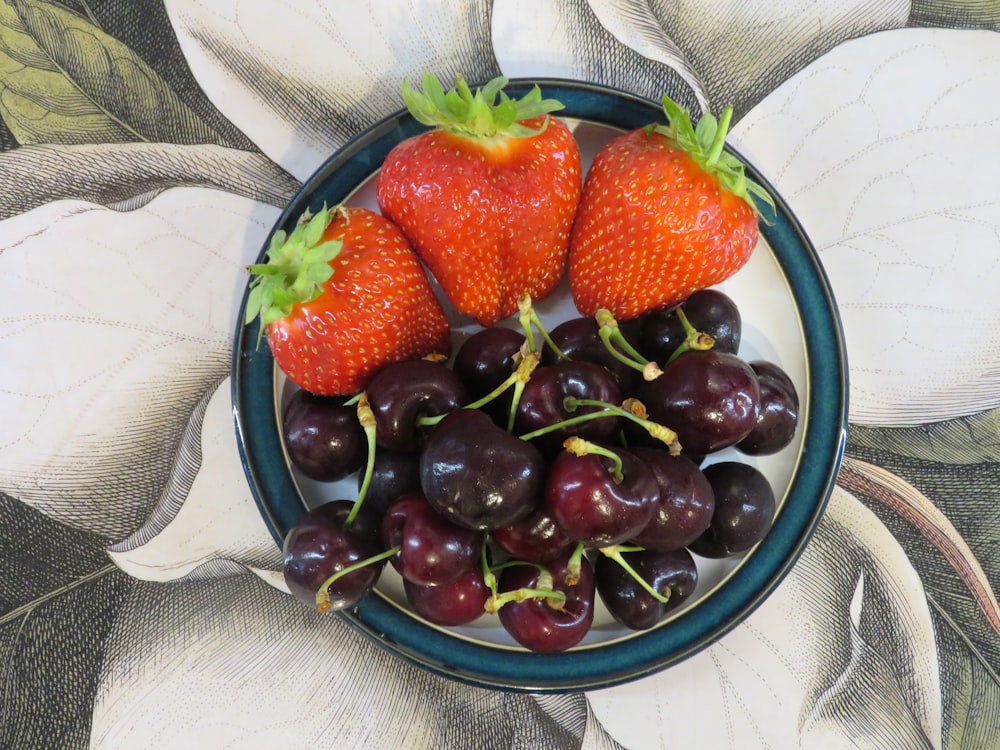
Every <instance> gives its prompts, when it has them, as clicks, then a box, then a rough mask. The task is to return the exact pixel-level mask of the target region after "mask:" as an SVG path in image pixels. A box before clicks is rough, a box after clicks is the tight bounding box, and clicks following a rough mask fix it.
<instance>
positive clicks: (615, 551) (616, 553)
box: [598, 544, 671, 604]
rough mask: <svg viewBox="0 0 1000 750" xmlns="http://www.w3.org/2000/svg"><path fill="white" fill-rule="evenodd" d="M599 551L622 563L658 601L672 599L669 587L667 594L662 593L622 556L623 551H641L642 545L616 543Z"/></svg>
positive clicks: (627, 571) (665, 601) (600, 548)
mask: <svg viewBox="0 0 1000 750" xmlns="http://www.w3.org/2000/svg"><path fill="white" fill-rule="evenodd" d="M598 551H599V552H600V553H601V554H602V555H604V556H605V557H609V558H611V559H612V560H614V561H615V562H616V563H618V564H619V565H621V566H622V567H623V568H624V569H625V572H626V573H628V574H629V575H630V576H632V577H633V578H634V579H635V581H636V583H638V584H639V585H640V586H642V588H643V589H645V590H646V592H647V593H648V594H649V595H650V596H652V597H653V598H654V599H656V601H658V602H661V603H663V604H666V603H667V602H669V601H670V594H671V592H670V589H669V588H668V589H667V591H666V593H665V594H661V593H660V592H659V591H657V590H656V589H654V588H653V587H652V586H650V585H649V581H647V580H646V579H645V578H643V577H642V576H641V575H639V574H638V573H637V572H636V570H635V568H633V567H632V566H631V565H629V564H628V561H626V560H625V558H624V557H622V552H641V551H642V547H631V546H629V547H623V546H621V545H619V544H616V545H613V546H611V547H599V548H598Z"/></svg>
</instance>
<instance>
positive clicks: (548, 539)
mask: <svg viewBox="0 0 1000 750" xmlns="http://www.w3.org/2000/svg"><path fill="white" fill-rule="evenodd" d="M491 536H492V538H493V541H494V542H496V543H497V545H498V546H499V547H500V549H502V550H503V551H504V552H506V553H507V554H508V555H510V556H511V557H513V558H514V559H515V560H524V561H526V562H537V563H546V562H549V561H550V560H554V559H556V558H557V557H559V556H560V555H561V554H563V553H564V552H566V551H567V550H571V549H572V548H573V547H575V546H576V542H574V541H573V540H572V539H570V538H569V537H568V536H566V534H565V533H564V532H563V530H562V529H560V528H559V526H558V524H556V522H555V521H553V520H552V518H550V517H549V516H548V515H547V514H546V513H545V512H544V511H542V510H536V511H535V512H534V513H532V514H531V515H530V516H528V517H527V518H522V519H521V520H520V521H515V522H514V523H511V524H507V525H506V526H499V527H497V528H495V529H493V532H492V534H491Z"/></svg>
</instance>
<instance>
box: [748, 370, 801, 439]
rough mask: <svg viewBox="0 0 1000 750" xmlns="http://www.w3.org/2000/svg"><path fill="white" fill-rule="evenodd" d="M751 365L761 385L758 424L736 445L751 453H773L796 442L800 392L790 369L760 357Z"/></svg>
mask: <svg viewBox="0 0 1000 750" xmlns="http://www.w3.org/2000/svg"><path fill="white" fill-rule="evenodd" d="M750 367H752V368H753V371H754V372H755V373H756V374H757V382H758V384H759V385H760V411H759V413H758V414H757V424H755V425H754V427H753V429H752V430H751V431H750V434H749V435H747V436H746V437H745V438H743V439H742V440H741V441H740V442H739V443H737V444H736V448H737V449H738V450H740V451H742V452H743V453H746V454H747V455H751V456H769V455H771V454H773V453H777V452H778V451H780V450H781V449H782V448H784V447H785V446H787V445H788V444H789V443H791V442H792V439H793V438H794V437H795V430H796V427H797V426H798V421H799V395H798V392H797V391H796V390H795V383H793V382H792V379H791V378H790V377H788V373H786V372H785V371H784V370H782V369H781V368H780V367H778V365H776V364H774V363H773V362H765V361H761V360H756V361H753V362H751V363H750Z"/></svg>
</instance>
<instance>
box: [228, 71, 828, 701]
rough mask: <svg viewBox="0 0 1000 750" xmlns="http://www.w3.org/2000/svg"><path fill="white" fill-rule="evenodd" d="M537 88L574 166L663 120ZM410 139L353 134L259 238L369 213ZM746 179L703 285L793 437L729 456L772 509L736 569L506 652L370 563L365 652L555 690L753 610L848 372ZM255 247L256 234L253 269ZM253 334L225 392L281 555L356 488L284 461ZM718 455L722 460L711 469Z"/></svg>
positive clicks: (773, 571) (267, 363) (781, 214)
mask: <svg viewBox="0 0 1000 750" xmlns="http://www.w3.org/2000/svg"><path fill="white" fill-rule="evenodd" d="M536 83H537V84H538V85H539V86H540V87H541V89H542V93H543V95H544V96H546V97H552V98H556V99H558V100H560V101H561V102H562V103H563V104H564V105H565V109H563V110H562V111H560V112H558V113H557V114H558V116H560V117H561V118H563V119H564V120H566V121H567V123H568V124H569V125H570V127H571V128H573V129H574V133H575V135H576V137H577V140H578V142H579V144H580V149H581V155H582V157H583V163H584V166H585V167H586V166H587V165H589V163H590V160H591V159H592V158H593V155H594V154H595V153H596V151H597V150H598V148H599V147H600V146H601V145H603V143H605V142H607V140H609V139H610V138H611V137H613V136H614V135H615V134H617V133H619V132H621V131H626V130H631V129H633V128H637V127H641V126H643V125H646V124H648V123H650V122H654V121H663V113H662V109H661V107H660V105H659V103H656V102H652V101H649V100H646V99H643V98H640V97H636V96H633V95H630V94H628V93H625V92H622V91H618V90H615V89H611V88H607V87H602V86H598V85H594V84H589V83H580V82H574V81H568V80H558V79H539V80H530V81H529V80H513V81H511V82H510V83H509V84H508V87H507V89H506V90H507V92H508V93H509V94H510V95H511V96H512V97H518V96H521V95H522V94H524V93H526V92H527V90H528V89H529V88H530V87H531V86H533V85H535V84H536ZM425 129H426V128H425V127H424V126H423V125H421V124H419V123H418V122H416V121H415V120H414V119H413V118H412V117H411V116H410V115H409V114H408V113H406V112H405V111H401V112H399V113H397V114H394V115H392V116H390V117H388V118H386V119H385V120H383V121H382V122H380V123H378V124H377V125H375V126H373V127H372V128H370V129H368V130H366V131H365V132H364V133H362V134H361V135H359V136H358V137H356V138H355V139H353V140H352V141H350V142H349V143H347V144H346V145H345V146H344V147H343V148H342V149H340V150H339V151H338V152H337V153H335V154H334V155H333V156H332V157H330V159H329V160H328V161H327V162H326V163H325V164H324V165H323V166H322V167H321V168H320V169H319V170H318V171H317V172H316V173H315V174H314V175H313V176H312V177H311V178H310V179H309V180H308V181H307V182H306V183H305V184H304V185H303V186H302V188H301V190H300V191H299V192H298V193H297V195H296V196H295V197H294V199H293V200H292V201H291V203H290V204H289V206H288V207H287V208H286V209H285V210H284V212H283V213H282V214H281V216H280V218H279V219H278V221H277V222H276V224H275V227H274V229H273V230H272V233H273V231H277V230H279V229H281V230H285V231H291V229H292V228H293V227H294V225H295V224H296V222H297V220H298V218H299V217H300V216H301V215H302V213H303V212H304V211H306V210H307V209H308V210H309V211H311V212H316V211H318V210H319V209H321V208H322V206H323V205H324V204H326V205H330V206H333V205H337V204H339V203H343V202H346V203H348V204H350V205H359V206H365V207H368V208H372V209H374V210H376V211H377V210H378V209H377V205H376V203H375V192H374V185H375V179H374V178H375V176H376V175H377V173H378V170H379V168H380V165H381V163H382V161H383V160H384V158H385V156H386V155H387V154H388V152H389V151H390V149H391V148H392V147H393V146H395V145H396V144H397V143H399V142H400V141H402V140H403V139H405V138H408V137H410V136H412V135H415V134H417V133H419V132H421V131H423V130H425ZM744 161H745V159H744ZM747 173H748V176H750V177H751V178H752V179H754V180H756V181H757V182H758V183H760V184H762V185H764V187H766V188H767V189H768V190H769V191H770V192H771V194H772V196H774V198H775V206H776V210H775V211H774V212H773V213H772V212H771V211H770V209H768V208H766V207H765V209H764V210H765V212H766V214H765V218H766V221H765V222H762V223H761V238H760V243H759V245H758V246H757V248H756V249H755V251H754V253H753V255H752V257H751V260H750V262H749V263H748V264H747V265H746V266H745V267H744V268H743V269H741V270H740V271H739V272H738V273H737V274H736V275H735V276H733V277H732V278H731V279H729V280H727V281H726V282H725V283H724V284H722V285H720V286H719V287H718V288H719V289H721V290H722V291H724V292H725V293H726V294H728V295H729V296H731V297H732V298H733V299H734V300H735V301H736V302H737V304H738V305H739V308H740V311H741V314H742V318H743V327H744V330H743V341H742V344H741V348H740V355H741V356H742V357H744V358H745V359H747V360H750V359H767V360H770V361H772V362H775V363H776V364H778V365H780V366H781V367H782V368H783V369H784V370H785V371H786V372H787V373H788V374H789V376H790V377H791V378H792V380H793V381H794V382H795V384H796V388H797V389H798V393H799V396H800V401H801V408H800V422H799V428H798V432H797V435H796V438H795V440H794V441H793V443H792V444H791V445H790V446H789V447H787V448H785V449H784V450H783V451H781V452H780V453H778V454H775V455H773V456H767V457H759V458H749V457H746V456H741V457H740V460H744V461H747V462H749V463H752V464H754V465H755V466H757V468H759V469H760V470H761V471H762V472H763V473H764V474H765V475H766V476H767V477H768V479H769V481H770V482H771V484H772V486H773V488H774V490H775V495H776V498H777V501H778V511H777V513H776V515H775V519H774V524H773V527H772V529H771V531H770V533H769V534H768V536H767V537H766V538H765V539H764V541H762V542H760V543H759V544H758V545H757V546H756V547H755V548H754V549H752V550H751V551H750V552H749V553H747V554H745V555H743V556H741V557H739V558H736V559H727V560H705V559H700V558H699V559H698V560H697V562H698V572H699V581H698V587H697V589H696V590H695V592H694V594H693V595H692V596H691V597H690V599H689V600H688V601H687V602H685V604H684V606H682V607H680V608H678V609H677V610H676V611H675V612H673V613H672V614H671V616H669V617H668V619H666V620H665V621H663V622H662V623H660V624H659V625H657V626H656V627H654V628H652V629H650V630H645V631H630V630H627V629H625V628H624V627H622V626H619V625H618V624H617V623H615V621H614V620H613V618H611V617H610V615H609V614H608V613H607V611H606V610H603V608H602V607H600V605H599V607H598V614H597V616H596V617H595V621H594V625H593V627H592V628H591V631H590V633H589V635H588V636H587V638H586V639H585V640H584V641H583V642H582V643H581V644H580V645H578V646H576V647H574V648H573V649H570V650H568V651H565V652H563V653H558V654H538V653H532V652H529V651H527V650H525V649H523V648H521V647H520V646H518V645H516V643H515V642H514V641H513V640H512V639H511V638H510V637H509V636H507V635H506V633H505V632H504V631H503V629H502V628H501V627H500V625H499V623H498V621H497V619H496V617H495V616H492V615H484V616H483V617H481V618H479V620H477V621H476V622H475V623H473V624H472V625H468V626H464V627H459V628H443V627H438V626H435V625H432V624H429V623H427V622H426V621H424V620H422V619H421V618H419V617H418V616H417V615H416V614H415V613H414V612H413V611H412V610H411V609H410V608H409V607H408V606H407V604H406V601H405V596H404V594H403V589H402V585H401V581H400V579H399V577H398V575H397V574H396V573H395V571H394V570H393V569H392V567H391V566H386V567H385V572H384V573H383V574H382V576H381V578H380V579H379V582H378V585H377V587H376V589H375V591H373V592H372V593H371V594H370V595H368V596H367V597H365V599H364V600H362V601H361V602H360V603H359V604H358V605H357V607H355V608H352V609H350V610H345V611H342V612H339V613H337V616H339V617H341V618H343V619H344V620H345V621H346V622H347V623H349V624H350V625H351V626H352V627H354V628H356V629H357V630H358V631H360V632H361V633H363V634H364V635H365V636H367V637H368V638H370V639H371V640H372V641H373V642H374V643H376V644H378V645H379V646H380V647H382V648H384V649H387V650H388V651H390V652H392V653H393V654H395V655H397V656H399V657H401V658H403V659H406V660H408V661H410V662H412V663H413V664H416V665H419V666H420V667H422V668H425V669H428V670H430V671H432V672H434V673H437V674H439V675H443V676H446V677H449V678H451V679H454V680H459V681H462V682H465V683H468V684H472V685H477V686H482V687H490V688H499V689H507V690H517V691H531V692H569V691H579V690H587V689H595V688H603V687H610V686H613V685H617V684H621V683H624V682H627V681H630V680H634V679H637V678H640V677H643V676H647V675H650V674H652V673H654V672H657V671H659V670H662V669H665V668H667V667H669V666H671V665H672V664H675V663H677V662H679V661H680V660H682V659H685V658H687V657H689V656H691V655H692V654H694V653H696V652H698V651H700V650H702V649H704V648H706V647H707V646H709V645H710V644H712V643H713V642H715V641H716V640H718V639H719V638H720V637H722V636H723V635H724V634H725V633H727V632H728V631H730V630H731V629H732V628H734V627H736V626H737V625H738V624H739V623H740V622H742V621H743V620H744V619H745V618H746V617H747V616H748V615H749V614H750V613H751V612H752V611H753V610H754V609H755V608H756V607H757V606H758V605H760V603H761V602H763V601H764V599H765V598H766V597H767V596H768V594H770V593H771V592H772V591H773V590H774V588H775V587H776V586H777V585H778V583H779V582H780V581H781V579H782V578H783V577H784V576H785V574H786V573H787V572H788V570H789V569H790V568H791V567H792V565H793V564H794V563H795V561H796V559H797V558H798V557H799V555H800V553H801V552H802V549H803V547H804V546H805V545H806V543H807V542H808V540H809V538H810V536H811V534H812V532H813V530H814V529H815V527H816V525H817V523H818V522H819V520H820V517H821V515H822V513H823V510H824V508H825V507H826V503H827V501H828V499H829V497H830V493H831V491H832V489H833V486H834V482H835V478H836V474H837V470H838V467H839V464H840V460H841V456H842V453H843V448H844V441H845V435H846V416H847V369H846V356H845V351H844V341H843V333H842V330H841V325H840V319H839V315H838V312H837V308H836V304H835V302H834V298H833V295H832V293H831V290H830V286H829V283H828V281H827V278H826V275H825V273H824V271H823V269H822V266H821V264H820V262H819V259H818V257H817V255H816V252H815V250H814V249H813V247H812V246H811V244H810V242H809V240H808V238H807V237H806V235H805V233H804V232H803V230H802V228H801V227H800V226H799V224H798V222H797V221H796V219H795V217H794V216H793V215H792V213H791V212H790V211H789V209H788V207H787V206H786V205H785V203H784V202H783V201H782V200H781V198H780V196H778V195H777V194H776V193H775V191H774V189H773V188H772V187H771V186H770V185H769V184H768V183H767V182H766V180H765V179H764V178H763V177H762V175H761V174H759V173H758V171H757V170H756V169H754V167H753V166H752V165H748V170H747ZM269 242H270V236H269V237H268V238H267V241H265V242H264V245H263V248H262V250H261V254H260V260H259V261H258V262H262V261H263V256H264V250H265V249H266V248H267V247H268V244H269ZM243 304H244V305H245V304H246V296H245V295H244V299H243ZM446 309H447V306H446ZM538 310H539V312H540V314H541V317H542V319H543V320H545V321H546V322H547V323H548V324H550V325H554V324H555V323H556V322H559V321H561V320H564V319H566V318H568V317H571V316H573V315H576V314H577V313H576V311H575V308H574V307H573V304H572V301H571V299H570V295H569V293H568V289H567V287H566V285H565V284H563V285H562V286H561V287H560V288H559V289H557V290H556V292H555V293H553V295H552V296H551V297H549V298H547V299H546V300H544V301H542V302H540V303H539V305H538ZM242 319H243V314H242V310H241V313H240V316H239V320H241V321H242ZM452 320H453V322H454V324H455V327H454V331H453V335H454V337H455V343H456V345H457V343H458V342H459V341H460V340H461V339H462V338H463V337H464V336H468V335H469V333H470V332H471V331H472V330H474V326H472V325H471V324H470V323H469V321H468V320H466V319H463V318H460V317H458V316H456V315H454V314H453V311H452ZM258 332H259V331H258V324H257V323H256V322H254V323H252V324H251V325H249V326H242V325H240V326H239V327H238V329H237V331H236V336H235V346H234V356H233V377H232V398H233V405H234V415H235V422H236V432H237V439H238V443H239V449H240V455H241V460H242V462H243V467H244V470H245V473H246V477H247V481H248V483H249V485H250V489H251V491H252V494H253V496H254V499H255V501H256V503H257V505H258V507H259V509H260V512H261V514H262V515H263V518H264V520H265V522H266V523H267V525H268V527H269V528H270V530H271V533H272V534H273V536H274V539H275V542H276V543H277V544H278V545H279V546H280V545H281V544H282V540H283V539H284V537H285V535H286V534H287V532H288V531H289V530H290V529H291V527H292V526H293V525H294V524H295V523H296V521H297V520H298V519H299V517H300V516H301V515H302V514H303V513H305V511H306V510H307V509H308V508H310V507H313V506H315V505H317V504H319V503H321V502H324V501H325V500H330V499H336V498H338V497H341V498H353V497H355V496H356V483H355V480H354V479H353V478H352V479H349V480H344V481H342V482H338V483H332V484H322V483H317V482H312V481H310V480H308V479H306V478H304V477H302V476H301V475H299V474H298V473H297V472H296V471H295V470H294V469H293V468H292V467H291V466H290V462H289V460H288V458H287V455H286V453H285V451H284V448H283V445H282V439H281V429H280V420H281V411H282V406H283V404H284V402H285V400H286V399H287V398H288V396H289V394H290V393H291V391H292V387H291V386H290V385H289V384H288V383H287V382H286V380H285V378H284V376H283V375H282V373H281V372H280V370H278V368H277V367H276V366H275V364H274V361H273V359H272V357H271V354H270V351H269V349H268V347H267V346H260V347H258V346H257V341H258ZM726 457H727V452H726V451H723V452H722V453H720V454H717V455H715V456H713V459H715V460H719V459H724V458H726ZM289 606H300V605H299V604H298V603H294V604H293V603H291V602H290V604H289Z"/></svg>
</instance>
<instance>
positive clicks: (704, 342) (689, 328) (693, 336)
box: [667, 307, 715, 364]
mask: <svg viewBox="0 0 1000 750" xmlns="http://www.w3.org/2000/svg"><path fill="white" fill-rule="evenodd" d="M677 319H678V320H679V321H680V322H681V325H682V326H684V340H683V341H682V342H681V343H680V346H678V347H677V348H676V349H674V351H673V353H672V354H671V355H670V357H669V358H668V359H667V364H669V363H671V362H673V361H674V360H675V359H677V358H678V357H679V356H681V355H682V354H684V352H690V351H699V352H705V351H708V350H709V349H711V348H712V347H713V346H715V339H714V338H712V337H711V336H709V335H708V334H707V333H702V332H701V331H699V330H698V329H697V328H695V327H694V326H693V325H691V321H690V320H688V316H687V315H685V314H684V310H683V309H681V308H680V307H678V308H677Z"/></svg>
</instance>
